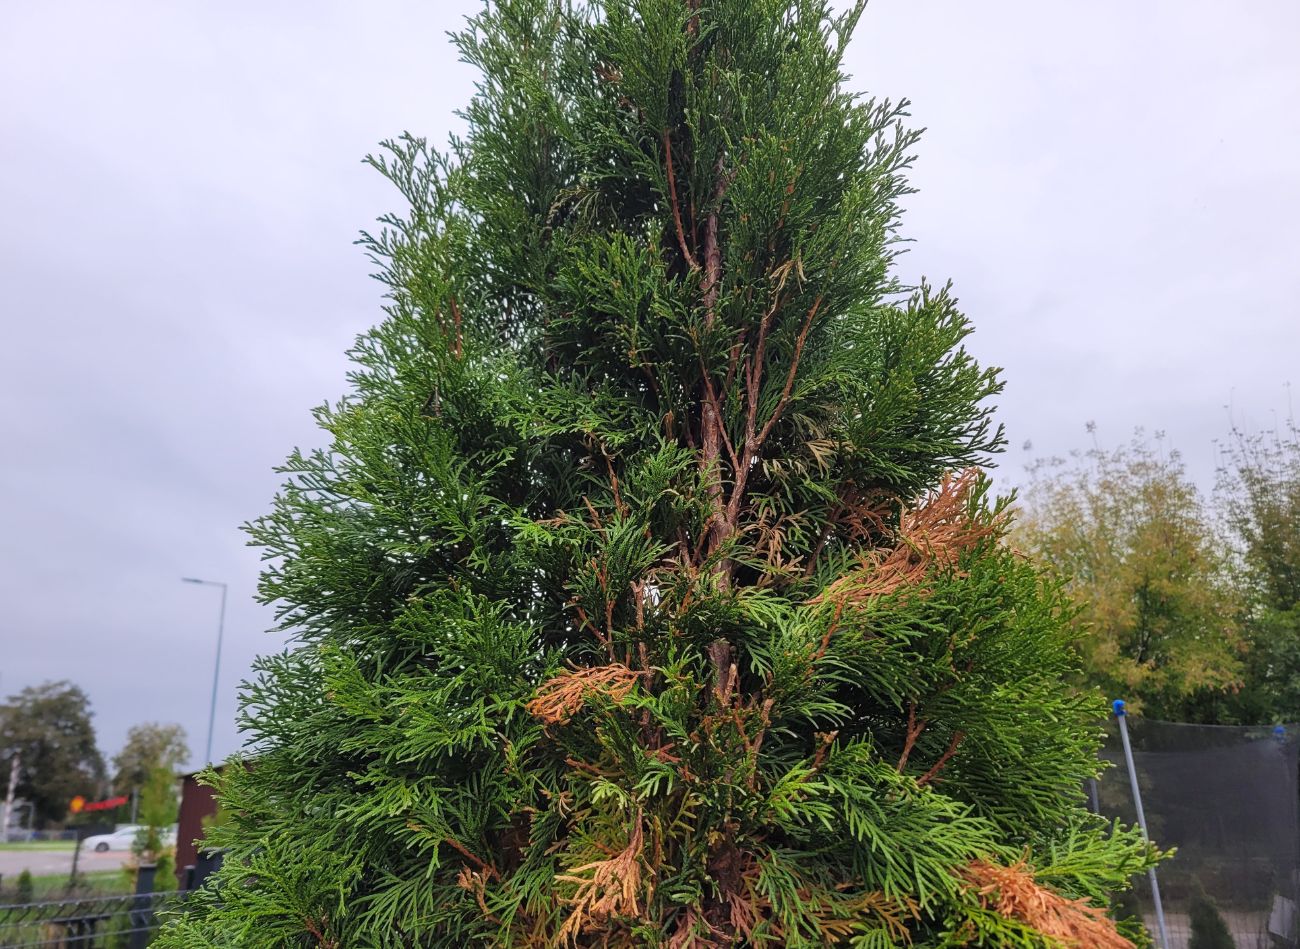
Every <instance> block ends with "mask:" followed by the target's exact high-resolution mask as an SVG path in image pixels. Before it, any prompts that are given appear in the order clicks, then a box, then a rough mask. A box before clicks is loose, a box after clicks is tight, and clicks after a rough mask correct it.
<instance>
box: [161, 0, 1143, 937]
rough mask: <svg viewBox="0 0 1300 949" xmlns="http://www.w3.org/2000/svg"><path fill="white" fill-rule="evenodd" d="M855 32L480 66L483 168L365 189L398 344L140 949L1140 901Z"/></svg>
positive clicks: (351, 402) (328, 479) (522, 14)
mask: <svg viewBox="0 0 1300 949" xmlns="http://www.w3.org/2000/svg"><path fill="white" fill-rule="evenodd" d="M860 12H861V11H860V10H855V11H852V12H851V13H849V14H847V15H834V14H832V13H831V12H830V11H829V9H828V5H827V4H826V3H825V2H822V0H604V2H599V3H590V4H578V3H564V2H558V0H503V2H500V3H497V4H494V5H492V6H491V7H490V8H489V9H488V10H487V11H486V12H485V13H483V14H482V15H481V16H479V17H477V18H476V19H474V20H472V21H471V22H470V24H469V25H468V27H467V28H466V29H465V31H464V32H463V33H461V34H460V35H459V36H457V37H456V39H455V42H456V44H457V46H458V47H459V49H460V51H461V53H462V55H463V56H464V57H465V58H466V59H467V60H468V61H469V62H471V63H473V64H475V65H477V66H478V67H479V68H480V69H481V71H482V79H481V81H480V83H479V85H478V92H477V95H476V96H475V98H474V99H473V101H472V102H471V104H470V105H469V107H468V109H467V110H466V112H465V113H464V115H465V118H466V120H467V123H468V132H467V134H466V137H465V138H464V139H463V140H460V141H455V142H453V143H452V146H451V148H450V150H449V152H448V153H447V154H445V155H444V154H437V153H434V152H433V151H431V150H430V149H429V148H428V147H427V146H426V145H425V144H424V143H423V142H422V141H420V140H417V139H413V138H403V139H400V140H398V141H395V142H392V143H388V145H387V146H386V150H385V151H384V152H383V154H382V156H381V157H378V158H375V159H373V161H372V163H373V164H374V165H375V167H376V168H377V169H378V170H379V171H380V172H382V173H383V174H385V175H386V176H387V177H388V178H389V179H391V180H392V181H393V183H394V184H396V185H397V187H398V188H399V189H400V191H401V193H402V195H403V197H404V199H405V201H406V203H407V204H408V205H409V210H408V211H407V212H405V213H403V214H400V215H394V216H391V217H388V218H385V219H384V220H383V221H382V228H381V229H380V230H379V231H378V232H377V233H373V234H368V235H366V236H365V237H364V239H363V244H364V246H365V247H366V248H367V249H368V251H369V253H370V254H371V256H372V257H373V259H374V261H375V262H376V265H377V267H378V270H379V273H378V277H379V279H380V280H381V281H382V283H383V284H384V286H385V288H386V290H387V306H386V313H387V316H386V318H385V319H384V321H383V322H382V323H381V324H380V325H379V326H378V327H377V328H375V329H374V330H373V331H371V332H369V333H367V334H366V335H364V336H363V337H361V339H360V340H359V341H358V343H357V346H356V348H355V350H354V352H353V354H352V355H353V359H354V362H355V369H354V371H353V373H352V375H351V383H352V390H351V392H350V393H349V394H348V395H347V396H346V397H345V398H344V399H343V400H342V401H340V402H339V403H337V404H335V405H332V406H326V407H322V408H321V409H320V410H318V412H317V418H318V420H319V423H320V425H321V427H322V428H323V429H324V430H325V431H326V432H327V433H328V435H329V438H330V443H329V447H328V448H327V449H325V450H322V451H317V452H312V453H310V454H294V455H293V456H291V458H290V459H289V461H288V462H287V464H286V465H285V467H284V473H285V475H286V478H287V480H286V483H285V486H284V488H283V490H282V491H281V493H280V495H279V497H278V498H277V499H276V502H275V507H274V510H273V511H272V513H270V514H269V515H267V516H266V517H264V518H262V519H260V520H258V521H256V522H254V523H253V524H252V525H251V527H250V528H249V530H250V534H251V536H252V538H253V542H254V543H255V544H256V545H257V546H259V547H261V548H262V550H263V551H264V553H265V556H266V558H267V567H266V571H265V573H264V575H263V580H262V587H261V591H262V597H263V599H264V600H265V601H266V602H268V603H276V604H278V606H279V609H280V619H281V622H282V628H283V629H285V630H289V631H291V632H292V634H293V637H294V640H293V645H292V646H291V647H290V648H289V649H288V650H287V651H286V652H284V653H283V654H280V655H276V656H270V657H267V658H264V659H262V660H261V661H260V663H259V665H258V670H257V676H256V679H255V681H253V682H251V683H250V684H249V685H248V686H247V689H246V694H245V697H244V705H243V709H244V711H243V718H242V722H243V728H244V729H245V730H246V732H247V733H248V735H249V736H250V742H251V745H250V752H249V755H248V756H247V758H246V759H245V763H246V765H247V767H241V766H234V767H230V768H227V769H226V772H225V774H224V776H223V777H222V778H221V779H220V781H219V787H220V794H221V799H222V804H223V810H224V812H225V813H227V814H228V815H229V819H228V820H227V821H226V822H224V823H223V824H222V825H221V826H219V827H216V828H214V829H213V832H212V837H213V839H214V841H215V842H216V843H218V844H220V845H223V846H226V847H228V848H229V850H228V853H227V856H226V861H225V866H224V868H223V869H222V871H221V872H220V874H219V875H218V876H217V878H216V881H215V889H214V890H212V891H211V892H209V893H208V894H207V895H205V896H200V897H197V898H196V899H195V900H193V901H191V904H190V915H189V916H188V917H187V918H185V919H182V920H179V921H177V922H174V923H173V924H172V926H171V928H170V929H169V930H168V932H167V934H166V935H165V936H164V937H163V939H162V944H163V945H167V946H185V947H190V946H204V945H212V946H260V945H266V946H280V945H283V946H300V945H322V946H334V947H351V946H390V945H391V946H477V945H482V946H498V945H500V946H549V945H569V944H572V945H583V946H664V947H676V949H683V947H690V946H695V947H705V946H823V945H833V944H844V945H853V946H861V947H881V946H889V945H903V944H908V943H910V944H913V945H917V946H951V945H1017V946H1044V945H1054V944H1059V943H1053V942H1052V940H1051V939H1050V938H1049V937H1048V936H1045V935H1043V934H1042V933H1041V932H1040V931H1038V930H1037V929H1036V928H1035V925H1034V920H1032V919H1029V918H1027V917H1022V916H1017V914H1016V913H1015V912H1011V911H1008V910H1007V909H1006V906H1005V905H1003V904H1004V903H1005V902H1006V901H1005V900H1002V901H1001V902H1000V901H999V896H998V894H997V893H994V892H981V890H980V889H979V887H978V886H977V883H976V882H973V880H974V878H973V877H972V876H971V875H970V873H969V872H968V870H967V868H968V867H970V866H972V865H973V864H974V863H975V862H976V861H983V862H984V864H985V865H1000V866H1011V865H1018V866H1023V867H1029V868H1032V874H1033V879H1034V880H1036V881H1037V882H1036V883H1034V884H1032V885H1035V886H1042V887H1045V888H1050V891H1051V893H1052V894H1060V895H1061V896H1063V897H1065V898H1066V899H1068V900H1072V901H1087V904H1085V903H1083V902H1071V903H1068V904H1066V905H1068V906H1071V907H1081V906H1084V905H1092V906H1096V907H1103V906H1104V905H1105V902H1106V899H1107V894H1108V893H1110V892H1113V891H1114V890H1116V889H1118V888H1122V887H1123V886H1124V885H1126V881H1127V879H1128V877H1129V876H1130V875H1131V874H1132V873H1133V872H1135V871H1137V870H1140V869H1142V868H1143V867H1145V866H1146V865H1147V863H1148V862H1149V860H1150V859H1151V853H1150V852H1149V851H1148V849H1147V848H1146V847H1144V846H1143V845H1142V844H1141V843H1140V842H1139V841H1138V839H1137V838H1136V837H1134V836H1133V835H1132V834H1130V833H1128V832H1126V831H1121V830H1118V829H1115V828H1110V827H1107V826H1104V825H1102V824H1101V823H1100V822H1098V821H1095V820H1094V819H1092V818H1090V817H1089V816H1088V815H1087V814H1086V813H1085V812H1084V810H1083V808H1082V803H1083V802H1082V793H1081V789H1082V787H1083V782H1084V781H1085V779H1087V778H1088V777H1089V776H1091V775H1093V774H1094V773H1095V771H1096V769H1097V762H1096V756H1095V750H1096V747H1097V744H1098V741H1099V738H1100V732H1099V727H1098V724H1097V723H1098V722H1099V721H1100V720H1101V718H1102V713H1103V709H1102V707H1101V705H1100V704H1099V701H1098V700H1097V698H1096V697H1095V696H1092V695H1081V694H1078V693H1077V692H1075V691H1072V690H1071V689H1069V688H1067V687H1066V686H1065V685H1064V682H1065V680H1066V678H1067V677H1068V675H1069V674H1070V673H1071V671H1072V669H1073V662H1074V660H1073V658H1072V656H1071V654H1070V651H1069V640H1068V637H1069V633H1068V630H1067V624H1066V620H1067V619H1068V615H1067V608H1066V606H1065V605H1064V601H1063V599H1062V596H1061V593H1060V591H1059V589H1058V588H1057V587H1056V586H1055V585H1054V584H1053V583H1051V582H1049V581H1047V580H1045V579H1044V578H1043V577H1042V576H1041V575H1040V574H1039V573H1038V572H1037V571H1036V570H1035V569H1034V568H1033V567H1032V566H1031V565H1030V564H1029V563H1028V562H1026V561H1025V560H1024V559H1023V558H1022V557H1020V556H1019V555H1018V554H1016V553H1015V552H1014V551H1012V550H1011V549H1010V548H1009V547H1008V546H1007V545H1006V544H1005V543H1003V542H1002V540H1001V535H1002V533H1003V532H1004V530H1005V527H1006V509H1005V503H1004V502H1001V501H994V500H992V499H991V498H989V497H988V494H987V485H986V483H984V482H983V481H981V480H980V479H979V478H978V477H977V476H976V475H975V474H974V473H967V474H966V475H964V476H960V477H956V478H951V477H948V474H949V473H950V472H956V471H961V470H963V469H967V468H969V467H970V466H973V465H978V464H979V463H981V462H982V461H983V460H985V459H986V458H987V456H988V455H989V453H991V452H994V451H996V450H997V449H998V447H999V446H1000V443H1001V432H1000V430H999V429H998V428H997V427H996V426H994V425H993V424H992V421H991V418H990V412H991V409H990V407H989V405H988V400H989V399H990V397H992V396H994V395H995V394H996V393H997V392H998V391H999V389H1000V383H999V382H998V379H997V377H996V374H995V372H994V371H993V370H990V369H986V368H982V367H980V366H978V365H977V364H976V363H975V361H974V360H973V359H972V358H971V356H970V355H969V354H968V353H967V352H966V351H965V349H964V348H963V339H964V338H965V336H966V335H967V333H968V332H969V325H968V323H967V321H966V319H965V318H964V317H963V315H962V314H961V313H960V312H959V310H958V309H957V306H956V301H955V300H954V299H953V297H952V296H951V295H950V294H949V292H948V291H947V290H946V289H935V288H931V287H928V286H923V287H919V288H914V289H910V290H909V289H908V288H904V287H902V286H900V285H899V283H898V282H897V281H896V279H895V278H894V277H893V276H892V275H891V265H892V261H893V257H894V255H895V253H896V252H897V241H898V237H897V233H896V225H897V223H898V208H897V201H898V199H899V198H900V196H902V195H904V194H905V193H906V192H907V185H906V182H905V179H904V172H905V170H906V168H907V166H908V163H909V161H910V155H911V149H912V147H913V145H914V144H915V142H916V139H917V137H916V134H915V133H913V132H911V131H908V130H907V129H906V128H905V127H904V126H903V125H902V124H901V122H900V120H901V118H902V117H903V116H904V111H903V108H904V104H895V103H889V102H879V101H873V100H869V99H865V98H862V97H859V96H857V95H855V94H854V93H852V92H850V91H849V90H848V89H847V88H846V84H845V83H846V79H845V77H844V75H843V74H842V71H841V54H842V51H843V48H844V44H845V43H846V42H847V40H848V36H849V33H850V31H851V29H852V27H853V26H854V24H855V22H856V20H857V18H858V13H860ZM941 509H942V510H941ZM1026 879H1029V878H1028V877H1026ZM1062 902H1064V901H1062ZM1090 918H1091V917H1090ZM1116 938H1118V937H1116Z"/></svg>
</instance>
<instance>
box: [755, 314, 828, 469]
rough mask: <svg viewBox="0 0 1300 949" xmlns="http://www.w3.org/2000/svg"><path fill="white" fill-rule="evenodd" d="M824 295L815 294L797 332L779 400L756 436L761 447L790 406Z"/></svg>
mask: <svg viewBox="0 0 1300 949" xmlns="http://www.w3.org/2000/svg"><path fill="white" fill-rule="evenodd" d="M824 298H825V295H824V294H821V293H819V294H817V299H816V300H814V301H813V305H812V307H811V308H810V309H809V310H808V315H807V316H806V317H805V318H804V321H803V329H801V330H800V331H799V337H798V339H796V340H795V344H794V358H793V359H792V360H791V361H790V371H789V372H788V373H787V374H786V377H785V386H784V387H783V388H782V389H781V400H780V401H779V402H777V404H776V409H775V410H774V411H773V412H772V417H771V418H769V419H768V420H767V424H766V425H764V426H763V430H762V431H761V432H760V433H759V435H758V442H759V444H760V445H761V444H762V443H763V442H764V441H765V440H766V439H767V436H768V433H769V432H771V431H772V426H774V425H776V423H777V420H778V419H780V418H781V414H782V413H783V412H784V411H785V407H786V406H787V405H789V404H790V393H791V392H792V391H793V390H794V377H795V373H797V372H798V371H799V360H800V359H801V358H802V357H803V347H804V344H805V343H806V342H808V332H809V330H811V329H812V324H813V319H814V318H816V316H817V311H818V310H819V309H821V305H822V300H823V299H824Z"/></svg>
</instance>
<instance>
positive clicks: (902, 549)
mask: <svg viewBox="0 0 1300 949" xmlns="http://www.w3.org/2000/svg"><path fill="white" fill-rule="evenodd" d="M982 477H983V474H982V472H981V471H980V470H979V469H978V468H967V469H966V470H965V471H962V472H960V473H958V474H949V475H945V476H944V479H943V482H942V483H941V484H940V485H939V487H938V489H937V490H935V491H934V492H933V493H932V494H930V495H929V497H927V498H925V499H924V500H923V501H922V502H921V503H920V504H919V505H917V506H916V507H914V508H911V509H910V510H904V511H903V513H902V516H901V517H900V518H899V524H898V531H897V538H898V542H897V543H896V544H895V545H894V546H893V547H892V548H889V549H888V550H886V551H883V552H882V551H873V552H872V553H870V554H868V555H866V556H865V557H863V559H862V565H861V567H860V568H859V569H858V570H855V571H853V572H851V573H848V574H846V575H845V576H843V577H841V578H840V579H839V580H836V581H835V582H834V583H832V584H831V585H830V586H829V587H828V588H827V589H826V591H825V592H824V593H823V594H821V596H819V597H817V598H816V599H814V600H813V601H812V602H814V603H818V602H827V601H830V602H838V603H863V602H865V601H867V600H870V599H873V598H875V597H878V596H886V595H888V594H890V593H894V592H896V591H898V590H902V589H909V588H910V589H917V590H923V589H924V587H923V583H924V581H925V577H926V575H927V574H928V573H929V572H930V570H931V568H933V567H952V566H953V565H955V564H956V562H957V558H958V557H959V556H960V555H961V554H962V552H963V551H966V550H969V549H971V548H972V547H974V546H975V545H977V544H979V543H980V542H982V541H984V540H985V539H987V538H990V537H997V536H999V535H1001V534H1002V533H1004V532H1005V531H1006V526H1007V524H1006V521H1007V518H1006V516H1005V515H998V516H996V517H992V518H989V519H988V520H986V521H983V522H979V521H975V520H973V519H972V518H971V517H970V500H971V495H972V493H973V492H974V491H975V489H976V488H977V487H978V486H979V483H980V479H981V478H982Z"/></svg>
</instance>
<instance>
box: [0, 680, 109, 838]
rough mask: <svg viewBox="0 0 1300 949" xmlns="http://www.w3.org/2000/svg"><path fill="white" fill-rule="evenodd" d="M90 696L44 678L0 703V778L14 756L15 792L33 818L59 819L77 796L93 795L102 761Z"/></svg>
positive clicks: (97, 788)
mask: <svg viewBox="0 0 1300 949" xmlns="http://www.w3.org/2000/svg"><path fill="white" fill-rule="evenodd" d="M92 714H93V713H92V712H91V710H90V699H89V698H87V697H86V693H85V692H83V691H82V690H81V689H80V688H79V687H78V686H75V685H73V684H72V683H71V682H46V683H44V684H42V685H35V686H30V687H28V688H26V689H23V690H22V691H21V692H19V693H17V694H16V695H11V696H9V698H8V699H6V700H5V703H4V705H0V782H7V781H8V778H9V770H10V765H11V762H12V761H13V758H14V755H18V757H19V761H20V767H19V772H18V787H17V796H18V797H21V798H23V799H25V800H28V801H30V802H31V803H32V807H33V813H34V818H35V820H36V821H38V822H42V823H43V822H46V821H53V820H62V819H63V818H64V817H65V816H66V815H67V813H68V803H69V802H70V801H71V800H72V799H73V798H74V797H76V796H77V795H79V794H80V795H84V796H87V797H89V796H92V795H94V794H97V793H98V792H99V791H100V790H101V789H102V785H103V783H104V759H103V758H102V757H101V755H100V753H99V749H98V748H97V747H96V745H95V727H94V725H93V724H92V723H91V716H92Z"/></svg>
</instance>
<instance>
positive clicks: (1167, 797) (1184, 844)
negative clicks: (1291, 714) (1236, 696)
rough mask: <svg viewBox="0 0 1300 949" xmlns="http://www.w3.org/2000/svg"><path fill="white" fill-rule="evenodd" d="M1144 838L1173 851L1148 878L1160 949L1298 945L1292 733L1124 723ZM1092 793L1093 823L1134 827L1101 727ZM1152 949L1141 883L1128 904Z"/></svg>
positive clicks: (1299, 814)
mask: <svg viewBox="0 0 1300 949" xmlns="http://www.w3.org/2000/svg"><path fill="white" fill-rule="evenodd" d="M1128 725H1129V736H1130V739H1131V741H1132V743H1133V757H1134V760H1135V763H1136V766H1137V773H1138V782H1139V786H1140V788H1141V791H1142V805H1143V809H1144V810H1145V812H1146V819H1147V827H1148V829H1149V830H1150V833H1151V839H1152V840H1154V841H1155V842H1156V843H1157V844H1158V845H1160V846H1161V847H1162V848H1170V847H1176V848H1177V853H1176V854H1175V855H1174V856H1173V857H1172V858H1171V859H1169V860H1167V861H1165V862H1164V863H1162V864H1161V865H1160V866H1159V868H1158V869H1157V871H1156V872H1157V875H1158V878H1159V884H1160V895H1161V897H1162V898H1163V902H1164V909H1165V921H1166V927H1167V930H1168V934H1169V945H1168V946H1167V947H1166V949H1220V947H1227V946H1234V947H1236V949H1265V947H1270V949H1271V947H1280V946H1290V947H1295V946H1300V941H1298V940H1300V932H1298V931H1297V924H1298V923H1300V920H1298V919H1297V916H1296V900H1297V895H1298V894H1297V886H1298V884H1300V787H1298V785H1297V777H1298V772H1297V765H1298V763H1300V741H1298V740H1297V739H1300V730H1298V729H1297V728H1296V727H1294V726H1289V727H1287V728H1285V729H1280V728H1279V729H1274V728H1273V727H1271V726H1269V727H1262V728H1231V727H1223V726H1215V725H1179V724H1172V723H1169V722H1155V721H1149V720H1144V719H1141V718H1129V719H1128ZM1102 757H1104V758H1105V759H1106V760H1108V761H1110V762H1111V763H1112V765H1113V767H1111V768H1109V769H1107V771H1106V772H1105V774H1104V775H1103V776H1102V778H1101V780H1100V781H1099V782H1098V783H1097V786H1096V788H1095V789H1093V792H1094V793H1095V796H1096V800H1095V804H1096V806H1097V807H1098V809H1099V811H1100V813H1101V814H1103V815H1105V816H1107V817H1118V818H1119V819H1120V820H1122V821H1124V822H1125V823H1134V822H1135V820H1136V817H1135V812H1134V807H1133V795H1132V791H1131V790H1130V786H1129V777H1128V769H1127V768H1126V767H1125V765H1124V751H1123V746H1122V745H1121V744H1120V738H1119V732H1118V730H1117V726H1116V725H1115V723H1114V722H1113V721H1112V723H1111V726H1110V735H1109V737H1108V739H1107V742H1106V748H1105V750H1104V752H1103V755H1102ZM1127 900H1128V905H1129V906H1130V907H1132V908H1133V909H1135V910H1136V911H1137V912H1140V913H1141V915H1142V917H1143V919H1144V920H1145V921H1146V923H1147V926H1148V929H1149V931H1150V932H1151V934H1152V936H1153V937H1155V939H1156V941H1157V944H1158V943H1159V933H1158V930H1157V927H1156V918H1155V911H1154V907H1153V904H1152V899H1151V888H1150V886H1149V885H1148V883H1147V881H1146V879H1145V878H1143V879H1142V881H1141V882H1140V883H1139V884H1138V886H1137V888H1136V890H1135V892H1134V893H1133V894H1132V895H1130V896H1129V897H1127Z"/></svg>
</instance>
